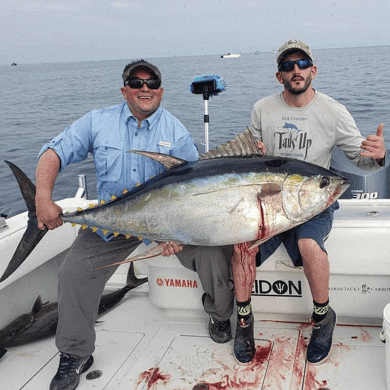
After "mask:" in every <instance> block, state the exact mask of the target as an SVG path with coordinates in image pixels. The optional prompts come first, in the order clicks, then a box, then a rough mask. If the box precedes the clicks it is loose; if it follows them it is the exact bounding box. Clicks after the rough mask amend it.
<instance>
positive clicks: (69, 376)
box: [50, 352, 93, 390]
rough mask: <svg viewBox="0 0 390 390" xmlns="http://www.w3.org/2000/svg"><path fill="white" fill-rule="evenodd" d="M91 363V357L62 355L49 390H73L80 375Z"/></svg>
mask: <svg viewBox="0 0 390 390" xmlns="http://www.w3.org/2000/svg"><path fill="white" fill-rule="evenodd" d="M92 363H93V357H92V355H90V356H87V357H81V356H78V355H70V354H67V353H62V352H61V355H60V365H59V367H58V371H57V374H56V375H55V377H54V378H53V379H52V381H51V383H50V390H74V389H75V388H76V387H77V385H78V384H79V381H80V375H81V374H82V373H83V372H85V371H87V370H88V369H89V368H90V367H91V366H92Z"/></svg>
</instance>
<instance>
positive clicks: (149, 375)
mask: <svg viewBox="0 0 390 390" xmlns="http://www.w3.org/2000/svg"><path fill="white" fill-rule="evenodd" d="M169 379H171V376H170V375H168V374H165V375H164V374H162V373H161V372H160V368H158V367H157V368H154V367H152V368H149V370H147V371H144V372H143V373H141V374H140V375H139V378H138V383H137V387H138V385H139V384H140V383H141V382H143V381H146V382H147V389H151V388H152V387H153V386H154V385H155V384H156V383H157V382H160V383H159V385H160V384H161V385H166V384H167V383H168V381H169Z"/></svg>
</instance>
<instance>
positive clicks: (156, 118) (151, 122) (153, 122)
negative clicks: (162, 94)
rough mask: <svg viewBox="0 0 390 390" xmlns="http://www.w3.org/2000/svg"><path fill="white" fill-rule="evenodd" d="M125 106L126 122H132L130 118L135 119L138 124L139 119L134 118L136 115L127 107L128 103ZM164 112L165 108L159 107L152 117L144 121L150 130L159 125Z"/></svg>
mask: <svg viewBox="0 0 390 390" xmlns="http://www.w3.org/2000/svg"><path fill="white" fill-rule="evenodd" d="M124 104H125V118H126V122H128V121H129V120H130V118H133V119H134V120H135V121H137V123H138V119H137V118H135V117H134V115H133V114H132V112H131V111H130V108H129V106H128V105H127V103H124ZM162 110H163V108H162V107H161V106H159V108H158V109H157V110H156V111H155V112H154V113H153V114H152V115H150V116H149V117H148V118H146V119H144V120H145V121H147V122H148V124H149V126H148V128H149V130H152V129H153V128H154V126H155V125H156V124H157V123H158V121H159V119H160V116H161V114H162Z"/></svg>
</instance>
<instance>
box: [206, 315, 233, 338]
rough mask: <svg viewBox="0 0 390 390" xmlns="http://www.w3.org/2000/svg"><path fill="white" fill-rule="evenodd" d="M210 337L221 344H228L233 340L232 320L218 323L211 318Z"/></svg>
mask: <svg viewBox="0 0 390 390" xmlns="http://www.w3.org/2000/svg"><path fill="white" fill-rule="evenodd" d="M209 333H210V337H211V338H212V339H213V340H214V341H215V342H216V343H219V344H222V343H226V342H228V341H229V340H231V338H232V327H231V324H230V320H226V321H218V320H216V319H215V318H213V317H211V316H210V321H209Z"/></svg>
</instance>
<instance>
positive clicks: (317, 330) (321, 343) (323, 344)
mask: <svg viewBox="0 0 390 390" xmlns="http://www.w3.org/2000/svg"><path fill="white" fill-rule="evenodd" d="M335 325H336V313H335V312H334V310H333V309H332V308H331V307H330V308H329V310H328V313H327V314H326V317H325V318H324V319H323V320H322V321H321V322H319V323H318V324H314V325H313V332H312V334H311V339H310V343H309V345H308V347H307V355H306V359H307V361H308V362H309V363H311V364H317V365H318V364H321V363H323V362H324V361H325V360H326V359H327V358H328V356H329V352H330V348H331V347H332V337H333V330H334V327H335Z"/></svg>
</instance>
